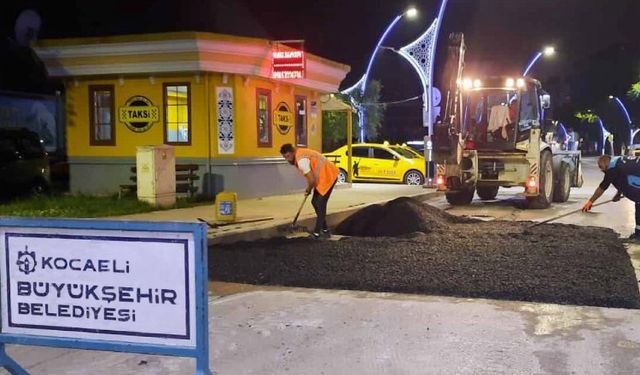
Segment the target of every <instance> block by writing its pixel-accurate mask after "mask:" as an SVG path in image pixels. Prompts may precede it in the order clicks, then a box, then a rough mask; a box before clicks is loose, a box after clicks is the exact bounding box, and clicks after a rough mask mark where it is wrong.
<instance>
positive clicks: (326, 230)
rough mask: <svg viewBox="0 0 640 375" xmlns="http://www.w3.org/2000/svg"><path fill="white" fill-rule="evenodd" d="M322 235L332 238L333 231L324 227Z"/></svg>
mask: <svg viewBox="0 0 640 375" xmlns="http://www.w3.org/2000/svg"><path fill="white" fill-rule="evenodd" d="M320 235H322V236H323V237H324V238H326V239H329V238H331V231H330V230H329V229H323V230H322V232H321V233H320Z"/></svg>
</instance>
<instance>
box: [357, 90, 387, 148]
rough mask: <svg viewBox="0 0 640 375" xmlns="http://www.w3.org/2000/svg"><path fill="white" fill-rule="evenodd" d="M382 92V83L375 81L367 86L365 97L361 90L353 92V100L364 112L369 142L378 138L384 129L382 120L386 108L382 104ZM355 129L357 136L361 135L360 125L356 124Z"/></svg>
mask: <svg viewBox="0 0 640 375" xmlns="http://www.w3.org/2000/svg"><path fill="white" fill-rule="evenodd" d="M381 91H382V84H381V83H380V81H378V80H375V79H374V80H371V81H370V82H369V84H368V85H367V90H366V92H365V93H364V96H363V95H362V94H361V93H360V90H354V91H353V92H351V98H353V100H354V101H355V102H356V103H358V104H359V105H360V106H361V108H362V109H363V111H364V118H365V126H366V128H365V132H366V136H367V139H369V140H375V139H376V138H378V134H379V132H380V128H381V127H382V120H383V119H384V111H385V109H386V106H385V105H384V104H381V103H380V92H381ZM353 128H354V131H353V132H354V133H355V134H358V133H360V125H359V124H358V123H354V125H353Z"/></svg>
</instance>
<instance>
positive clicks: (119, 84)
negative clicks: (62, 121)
mask: <svg viewBox="0 0 640 375" xmlns="http://www.w3.org/2000/svg"><path fill="white" fill-rule="evenodd" d="M163 83H189V84H190V100H191V111H190V120H191V145H179V146H175V151H176V156H177V157H202V156H203V155H206V152H207V134H206V127H205V124H206V121H207V116H206V115H207V114H206V102H205V98H204V96H205V86H204V82H203V80H202V78H201V79H200V80H199V82H198V80H197V79H196V78H195V75H193V76H184V75H183V76H166V77H153V78H151V79H150V78H149V77H135V78H134V77H124V78H122V79H118V78H112V79H87V80H74V81H69V82H67V85H66V86H67V87H66V92H65V101H66V133H67V134H66V138H67V152H68V155H69V156H71V157H100V156H102V157H119V156H120V157H121V156H129V157H130V156H135V154H136V147H137V146H146V145H159V144H163V143H164V123H165V112H164V103H163ZM90 85H113V88H114V114H113V115H114V120H115V136H116V142H115V145H113V146H93V145H91V143H90V123H91V122H90V117H89V116H90V113H89V112H90V105H89V86H90ZM137 95H141V96H144V97H146V98H147V99H149V100H150V101H151V102H152V103H153V105H154V106H156V107H158V110H159V121H158V122H156V123H154V124H153V125H152V126H151V128H150V129H149V130H147V131H145V132H141V133H137V132H134V131H132V130H130V129H129V128H128V127H127V126H126V125H125V124H124V123H122V122H120V121H119V120H118V109H119V108H120V107H123V106H125V104H126V102H127V100H128V99H129V98H131V97H133V96H137Z"/></svg>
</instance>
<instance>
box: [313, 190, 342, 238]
mask: <svg viewBox="0 0 640 375" xmlns="http://www.w3.org/2000/svg"><path fill="white" fill-rule="evenodd" d="M334 186H336V183H335V182H334V183H333V185H331V188H330V189H329V191H327V194H325V195H320V193H319V192H318V190H316V189H314V190H313V198H311V204H312V205H313V209H314V210H315V211H316V217H317V218H316V227H315V229H314V230H313V232H314V233H318V234H320V231H321V230H323V229H325V230H327V229H329V227H328V226H327V203H328V202H329V197H331V192H332V191H333V187H334Z"/></svg>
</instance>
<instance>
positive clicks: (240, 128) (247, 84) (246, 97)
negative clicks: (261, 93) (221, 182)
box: [212, 76, 322, 158]
mask: <svg viewBox="0 0 640 375" xmlns="http://www.w3.org/2000/svg"><path fill="white" fill-rule="evenodd" d="M214 82H215V83H212V84H213V85H222V86H230V87H234V113H235V119H234V122H235V137H236V138H235V139H236V143H235V151H236V152H235V154H233V155H218V154H217V139H214V143H215V151H216V152H215V154H216V155H217V156H219V157H222V158H233V157H272V156H280V146H282V145H283V144H285V143H291V144H293V145H295V143H296V139H295V125H294V126H293V127H291V128H290V129H289V131H288V132H287V133H286V134H281V133H280V132H279V131H278V130H277V129H276V128H275V126H274V124H273V111H274V110H275V109H276V107H277V105H278V103H280V102H285V103H287V105H288V106H289V108H290V110H291V111H292V115H293V116H294V118H295V96H297V95H299V96H305V97H306V98H307V108H306V113H307V147H310V148H313V149H315V150H320V149H321V147H322V128H321V122H322V121H321V120H322V119H321V108H320V100H319V97H318V96H319V95H318V94H317V93H316V92H314V91H312V90H306V89H300V88H297V87H294V86H292V85H290V84H286V83H284V82H279V83H278V82H274V81H270V80H266V79H262V78H257V77H250V78H249V79H248V80H247V79H246V78H245V77H242V76H233V77H230V78H229V81H228V82H227V84H226V85H224V84H222V81H221V80H220V81H217V80H214ZM258 89H266V90H270V91H271V108H270V119H271V124H270V125H271V140H272V142H271V147H258V129H257V121H258V119H257V116H258V114H257V110H256V108H257V95H256V92H257V90H258ZM212 96H215V87H214V88H213V89H212ZM312 101H315V102H316V108H317V109H316V116H315V117H313V116H312V115H311V102H312ZM213 104H214V105H213V107H212V108H213V110H214V111H216V112H214V114H215V115H217V108H215V107H216V106H215V98H214V99H213ZM216 118H217V117H215V116H214V117H213V121H214V122H215V121H216ZM294 122H295V121H294ZM214 126H216V124H215V123H214Z"/></svg>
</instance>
